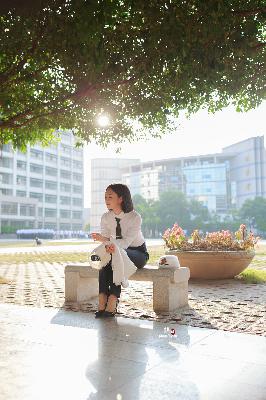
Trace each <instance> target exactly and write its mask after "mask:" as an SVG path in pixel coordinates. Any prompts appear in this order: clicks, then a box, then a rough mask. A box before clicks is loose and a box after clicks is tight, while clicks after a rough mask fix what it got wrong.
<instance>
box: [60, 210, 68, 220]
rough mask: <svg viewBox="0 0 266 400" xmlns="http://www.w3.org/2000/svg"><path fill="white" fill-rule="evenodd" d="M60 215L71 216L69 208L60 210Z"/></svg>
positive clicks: (62, 216)
mask: <svg viewBox="0 0 266 400" xmlns="http://www.w3.org/2000/svg"><path fill="white" fill-rule="evenodd" d="M60 217H61V218H71V212H70V210H60Z"/></svg>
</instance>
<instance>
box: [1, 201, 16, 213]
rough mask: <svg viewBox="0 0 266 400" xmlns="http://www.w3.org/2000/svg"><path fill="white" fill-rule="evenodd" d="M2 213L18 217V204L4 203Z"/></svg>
mask: <svg viewBox="0 0 266 400" xmlns="http://www.w3.org/2000/svg"><path fill="white" fill-rule="evenodd" d="M1 213H2V214H6V215H17V213H18V204H17V203H2V204H1Z"/></svg>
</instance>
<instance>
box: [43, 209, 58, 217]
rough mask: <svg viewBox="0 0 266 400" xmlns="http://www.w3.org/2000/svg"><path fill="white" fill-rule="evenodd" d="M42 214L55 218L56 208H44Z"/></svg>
mask: <svg viewBox="0 0 266 400" xmlns="http://www.w3.org/2000/svg"><path fill="white" fill-rule="evenodd" d="M44 214H45V216H46V217H49V218H56V209H55V208H45V210H44Z"/></svg>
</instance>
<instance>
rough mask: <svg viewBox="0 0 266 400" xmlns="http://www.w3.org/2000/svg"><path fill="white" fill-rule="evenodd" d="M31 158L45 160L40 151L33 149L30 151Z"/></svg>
mask: <svg viewBox="0 0 266 400" xmlns="http://www.w3.org/2000/svg"><path fill="white" fill-rule="evenodd" d="M30 156H31V158H35V159H38V160H42V159H43V152H42V151H40V150H35V149H31V150H30Z"/></svg>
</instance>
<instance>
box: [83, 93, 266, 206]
mask: <svg viewBox="0 0 266 400" xmlns="http://www.w3.org/2000/svg"><path fill="white" fill-rule="evenodd" d="M262 135H264V140H265V143H266V101H264V102H263V103H262V104H261V105H260V106H259V107H258V108H256V109H255V110H251V111H249V112H247V113H238V112H236V111H235V110H234V109H233V108H232V107H228V108H226V109H224V110H222V111H219V112H217V113H215V114H208V112H207V110H201V111H199V112H197V113H196V114H194V115H193V116H191V117H190V118H189V119H187V118H186V117H185V114H182V115H181V116H180V118H179V119H178V121H177V130H176V132H175V133H174V134H170V135H167V134H166V135H164V136H162V138H161V139H147V140H146V141H145V140H142V141H138V142H135V143H125V144H123V145H120V144H116V145H114V144H112V145H109V146H108V148H107V149H103V148H102V147H100V146H98V145H96V144H94V143H91V144H88V145H86V146H85V148H84V152H85V154H84V156H85V165H84V168H85V170H84V196H85V197H84V205H85V207H90V161H91V159H93V158H139V159H140V160H141V161H150V160H160V159H165V158H173V157H184V156H192V155H199V154H209V153H216V152H217V153H219V152H221V150H222V148H223V147H226V146H228V145H230V144H233V143H236V142H240V141H241V140H245V139H247V138H249V137H254V136H262ZM118 147H120V148H121V152H120V153H119V154H117V153H116V151H115V150H116V149H117V148H118Z"/></svg>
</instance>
